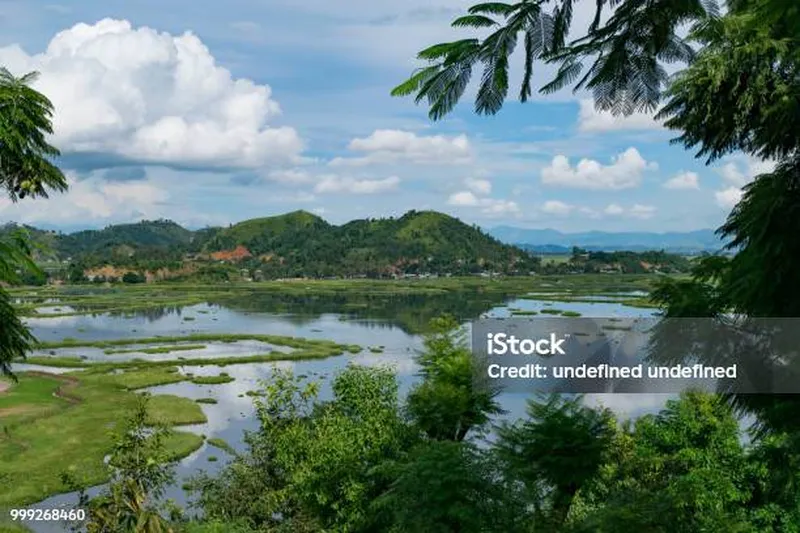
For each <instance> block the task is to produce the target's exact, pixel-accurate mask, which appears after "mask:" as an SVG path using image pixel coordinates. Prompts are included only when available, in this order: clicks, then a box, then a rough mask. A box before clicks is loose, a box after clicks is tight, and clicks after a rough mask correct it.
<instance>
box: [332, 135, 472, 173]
mask: <svg viewBox="0 0 800 533" xmlns="http://www.w3.org/2000/svg"><path fill="white" fill-rule="evenodd" d="M348 149H349V150H351V151H354V152H361V153H363V154H365V155H363V156H360V157H337V158H334V159H332V160H331V161H330V163H329V164H330V165H331V166H366V165H373V164H381V163H395V162H399V161H405V162H410V163H417V164H445V165H447V164H463V163H468V162H470V161H471V157H472V148H471V146H470V143H469V140H468V139H467V136H466V135H458V136H455V137H447V136H444V135H429V136H420V135H417V134H416V133H413V132H410V131H402V130H375V131H374V132H372V134H371V135H369V136H368V137H364V138H356V139H353V140H352V141H350V144H349V145H348Z"/></svg>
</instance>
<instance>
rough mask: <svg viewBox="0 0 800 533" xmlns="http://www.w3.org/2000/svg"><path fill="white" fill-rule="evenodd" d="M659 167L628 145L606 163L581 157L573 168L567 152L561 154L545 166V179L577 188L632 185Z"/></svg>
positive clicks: (547, 182) (543, 180) (553, 183)
mask: <svg viewBox="0 0 800 533" xmlns="http://www.w3.org/2000/svg"><path fill="white" fill-rule="evenodd" d="M656 168H658V165H657V164H656V163H653V162H647V161H645V160H644V158H643V157H642V156H641V154H639V151H638V150H636V148H628V149H627V150H626V151H625V152H623V153H622V154H620V155H619V156H617V157H615V158H613V159H612V162H611V164H610V165H602V164H600V163H598V162H597V161H595V160H592V159H581V160H580V162H578V164H577V165H576V166H575V167H574V168H573V167H572V166H571V165H570V162H569V159H568V158H567V157H566V156H563V155H558V156H556V157H554V158H553V161H552V162H551V163H550V165H549V166H547V167H545V168H543V169H542V174H541V176H542V183H543V184H545V185H555V186H561V187H571V188H575V189H595V190H598V189H613V190H618V189H630V188H633V187H636V186H638V185H639V184H640V183H641V181H642V174H643V173H644V172H645V171H647V170H653V169H656Z"/></svg>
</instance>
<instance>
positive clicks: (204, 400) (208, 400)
mask: <svg viewBox="0 0 800 533" xmlns="http://www.w3.org/2000/svg"><path fill="white" fill-rule="evenodd" d="M195 401H196V402H197V403H205V404H211V405H213V404H216V403H219V402H217V399H216V398H198V399H196V400H195Z"/></svg>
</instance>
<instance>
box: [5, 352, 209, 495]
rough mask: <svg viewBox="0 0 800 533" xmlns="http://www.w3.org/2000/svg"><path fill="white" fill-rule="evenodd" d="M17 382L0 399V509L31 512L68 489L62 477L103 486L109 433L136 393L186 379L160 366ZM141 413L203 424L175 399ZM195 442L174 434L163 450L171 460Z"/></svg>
mask: <svg viewBox="0 0 800 533" xmlns="http://www.w3.org/2000/svg"><path fill="white" fill-rule="evenodd" d="M18 377H19V382H18V383H17V384H15V385H14V386H13V387H12V388H10V389H9V390H8V391H6V392H5V393H3V394H0V426H3V431H2V433H0V478H2V479H3V485H4V487H6V488H5V489H4V490H3V491H2V493H0V508H7V507H14V506H25V505H30V504H32V503H35V502H37V501H41V500H43V499H45V498H47V497H49V496H52V495H54V494H58V493H61V492H65V491H67V490H69V489H68V487H66V486H64V485H63V483H62V481H61V474H62V473H63V472H71V473H73V474H74V475H75V476H76V477H77V478H78V481H80V482H82V483H85V484H87V485H97V484H100V483H103V482H105V481H107V480H108V478H109V474H110V472H109V469H108V467H107V465H106V464H105V463H104V461H103V458H104V457H105V456H106V455H108V454H109V453H110V452H111V450H112V448H113V444H114V437H113V434H112V432H113V431H114V430H118V429H121V424H122V423H123V421H124V420H125V419H126V417H127V416H128V415H129V414H130V412H131V410H132V409H133V408H134V406H135V404H136V401H137V394H138V392H136V390H137V389H141V388H145V387H151V386H155V385H160V384H165V383H174V382H176V381H182V380H185V379H186V377H185V376H182V375H181V374H179V373H178V372H177V369H176V368H167V367H161V368H149V369H134V370H129V371H126V372H122V373H108V372H100V371H97V370H88V371H81V372H74V373H68V374H61V375H55V374H47V373H43V372H24V373H20V374H19V375H18ZM148 409H149V417H150V420H151V421H152V422H154V423H156V422H158V423H163V424H167V425H169V426H179V425H184V424H198V423H204V422H206V417H205V415H204V414H203V411H202V409H201V408H200V406H199V405H198V404H197V403H195V402H194V401H192V400H189V399H187V398H182V397H179V396H166V395H156V396H152V397H151V399H150V401H149V403H148ZM56 443H58V444H56ZM202 443H203V439H202V438H201V437H200V436H198V435H195V434H192V433H186V432H181V431H174V432H172V434H171V435H170V437H169V438H168V439H167V441H166V447H167V450H168V453H169V456H170V457H171V458H174V459H177V458H180V457H184V456H186V455H188V454H190V453H191V452H193V451H194V450H196V449H198V448H199V447H200V446H201V445H202ZM63 444H67V445H63Z"/></svg>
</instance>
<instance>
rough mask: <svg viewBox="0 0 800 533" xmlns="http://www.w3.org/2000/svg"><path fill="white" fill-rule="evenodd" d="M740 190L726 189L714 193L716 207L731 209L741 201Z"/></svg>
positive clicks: (736, 188)
mask: <svg viewBox="0 0 800 533" xmlns="http://www.w3.org/2000/svg"><path fill="white" fill-rule="evenodd" d="M742 194H743V193H742V189H740V188H739V187H727V188H725V189H721V190H719V191H716V192H715V193H714V198H716V200H717V205H718V206H720V207H722V208H723V209H733V206H735V205H736V204H738V203H739V200H741V199H742Z"/></svg>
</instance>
